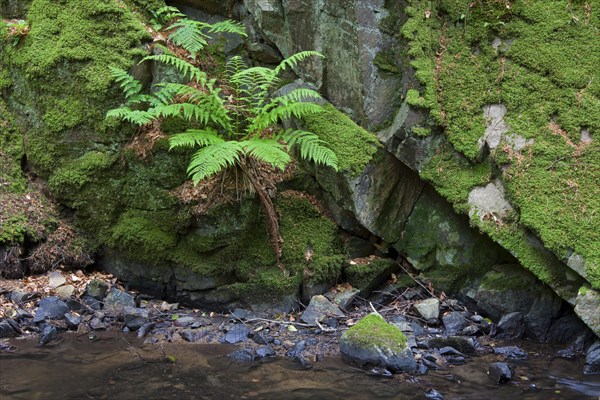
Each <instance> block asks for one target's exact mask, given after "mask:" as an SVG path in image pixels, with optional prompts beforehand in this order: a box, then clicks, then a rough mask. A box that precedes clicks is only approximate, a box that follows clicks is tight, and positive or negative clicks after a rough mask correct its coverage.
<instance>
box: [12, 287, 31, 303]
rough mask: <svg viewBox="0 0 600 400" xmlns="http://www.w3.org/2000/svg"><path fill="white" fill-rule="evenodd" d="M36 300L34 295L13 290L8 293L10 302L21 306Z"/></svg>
mask: <svg viewBox="0 0 600 400" xmlns="http://www.w3.org/2000/svg"><path fill="white" fill-rule="evenodd" d="M35 298H36V294H35V293H29V292H26V291H24V290H14V291H12V292H10V301H12V302H13V303H17V304H21V303H25V302H27V301H30V300H33V299H35Z"/></svg>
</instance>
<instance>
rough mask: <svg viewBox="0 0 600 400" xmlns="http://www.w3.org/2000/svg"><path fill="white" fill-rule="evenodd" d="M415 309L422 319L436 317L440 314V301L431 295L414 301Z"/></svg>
mask: <svg viewBox="0 0 600 400" xmlns="http://www.w3.org/2000/svg"><path fill="white" fill-rule="evenodd" d="M415 310H417V312H418V313H419V315H420V316H421V317H422V318H423V319H424V320H427V321H429V320H431V319H438V317H439V316H440V301H439V300H438V299H436V298H433V297H432V298H430V299H425V300H422V301H419V302H418V303H415Z"/></svg>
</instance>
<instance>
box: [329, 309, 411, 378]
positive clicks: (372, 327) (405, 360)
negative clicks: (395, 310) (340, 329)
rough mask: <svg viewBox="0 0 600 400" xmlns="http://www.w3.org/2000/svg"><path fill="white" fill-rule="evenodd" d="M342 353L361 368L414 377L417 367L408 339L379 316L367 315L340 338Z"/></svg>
mask: <svg viewBox="0 0 600 400" xmlns="http://www.w3.org/2000/svg"><path fill="white" fill-rule="evenodd" d="M340 351H341V353H342V355H343V356H344V357H345V358H347V359H349V360H351V361H353V362H355V363H357V364H359V365H360V366H378V367H382V368H386V369H388V370H390V371H392V372H409V373H414V372H415V371H416V367H417V364H416V362H415V359H414V357H413V354H412V351H411V350H410V348H409V347H408V346H407V340H406V336H405V335H404V334H403V333H402V332H401V331H400V330H399V329H398V328H397V327H395V326H393V325H390V324H388V323H387V322H385V320H384V319H383V317H382V316H381V315H379V314H378V313H371V314H369V315H367V316H366V317H364V318H363V319H361V320H360V321H359V322H358V323H357V324H356V325H354V326H352V327H351V328H350V329H348V330H347V331H346V332H345V333H344V334H343V335H342V337H341V338H340Z"/></svg>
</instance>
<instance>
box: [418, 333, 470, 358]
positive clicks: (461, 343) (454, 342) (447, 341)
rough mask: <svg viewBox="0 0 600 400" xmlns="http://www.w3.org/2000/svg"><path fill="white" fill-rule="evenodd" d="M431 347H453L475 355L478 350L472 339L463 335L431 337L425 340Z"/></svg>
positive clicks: (463, 352) (428, 346)
mask: <svg viewBox="0 0 600 400" xmlns="http://www.w3.org/2000/svg"><path fill="white" fill-rule="evenodd" d="M423 343H424V344H425V346H427V348H429V349H441V348H444V347H452V348H454V349H457V350H458V351H460V352H461V353H462V354H466V355H469V356H471V355H475V354H477V350H476V349H475V346H474V345H473V343H472V341H471V340H469V339H468V338H465V337H461V336H451V337H446V338H429V339H427V340H425V341H424V342H423Z"/></svg>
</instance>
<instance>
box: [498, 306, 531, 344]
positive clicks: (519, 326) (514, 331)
mask: <svg viewBox="0 0 600 400" xmlns="http://www.w3.org/2000/svg"><path fill="white" fill-rule="evenodd" d="M497 332H498V334H497V335H496V336H497V337H498V338H500V339H507V340H514V339H520V338H522V337H523V336H525V324H524V323H523V314H522V313H520V312H512V313H509V314H506V315H503V316H502V318H500V322H498V327H497Z"/></svg>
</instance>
